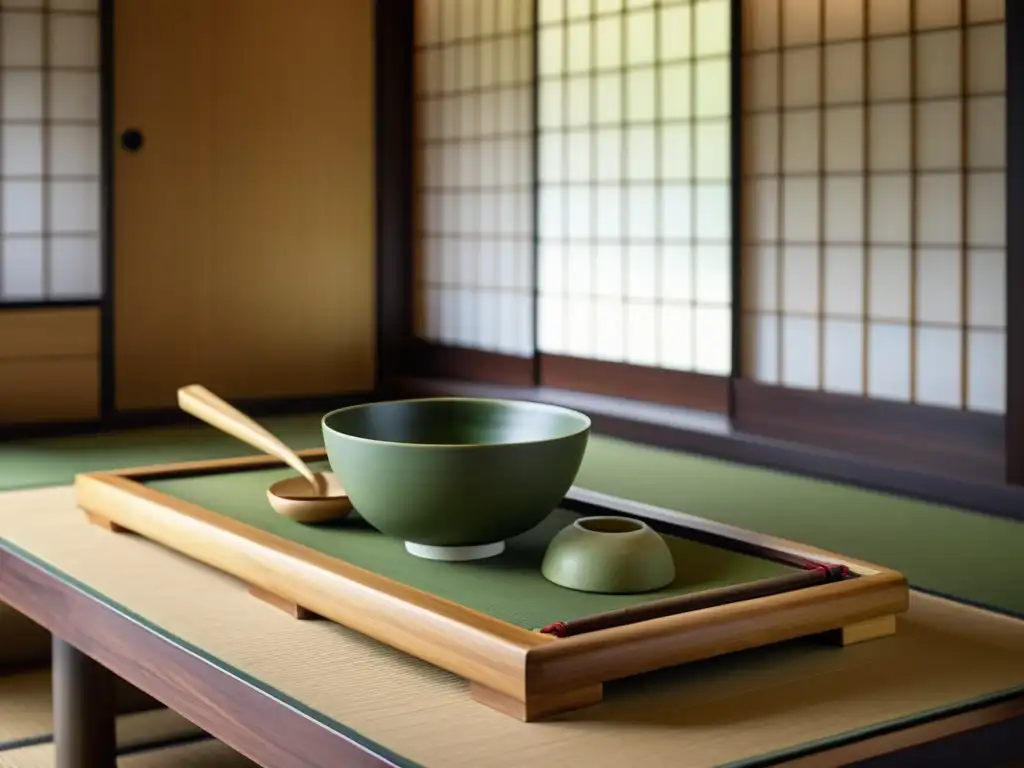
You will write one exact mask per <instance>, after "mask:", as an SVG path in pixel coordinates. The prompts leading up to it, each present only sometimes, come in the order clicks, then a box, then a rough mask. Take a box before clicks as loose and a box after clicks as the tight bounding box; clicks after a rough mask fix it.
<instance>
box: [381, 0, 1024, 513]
mask: <svg viewBox="0 0 1024 768" xmlns="http://www.w3.org/2000/svg"><path fill="white" fill-rule="evenodd" d="M1006 5H1007V8H1006V36H1007V44H1006V55H1007V88H1006V98H1007V121H1008V130H1007V135H1008V136H1013V135H1022V134H1024V88H1022V85H1024V8H1021V7H1019V4H1015V3H1010V2H1008V3H1007V4H1006ZM378 19H379V20H380V22H381V23H380V27H379V28H378V35H379V37H378V58H377V66H378V70H377V86H376V87H377V99H378V108H377V109H378V115H377V117H378V124H377V171H378V176H377V183H378V189H377V196H378V198H377V199H378V236H379V242H378V248H379V259H378V272H377V276H378V309H379V313H380V326H379V340H378V353H379V359H378V365H379V371H378V384H379V391H380V393H381V395H382V396H407V395H413V396H423V395H443V394H455V395H472V396H489V397H490V396H497V397H515V398H523V399H535V400H546V401H548V402H558V403H562V404H565V405H569V406H574V407H577V408H580V409H582V410H584V411H586V412H587V413H589V414H590V415H591V416H592V417H593V418H594V426H595V430H596V431H597V432H601V433H604V434H608V435H612V436H616V437H619V438H622V439H626V440H630V441H634V442H638V443H643V444H648V445H655V446H660V447H664V448H669V449H674V450H682V451H687V452H692V453H698V454H703V455H707V456H712V457H717V458H721V459H726V460H730V461H736V462H740V463H744V464H750V465H756V466H762V467H769V468H773V469H777V470H782V471H787V472H793V473H797V474H801V475H805V476H811V477H817V478H823V479H827V480H833V481H839V482H845V483H851V484H855V485H858V486H862V487H868V488H873V489H878V490H884V491H888V492H893V493H898V494H903V495H907V496H912V497H916V498H921V499H925V500H928V501H932V502H937V503H943V504H949V505H952V506H958V507H963V508H968V509H973V510H976V511H981V512H985V513H989V514H994V515H998V516H1001V517H1007V518H1011V519H1016V520H1021V521H1024V343H1022V342H1024V301H1022V300H1024V262H1022V258H1024V257H1021V256H1019V255H1018V251H1020V250H1021V249H1022V247H1024V219H1021V218H1019V217H1017V218H1015V217H1014V216H1012V215H1009V216H1008V217H1007V220H1008V221H1007V262H1008V263H1007V298H1008V301H1007V306H1008V317H1007V387H1006V391H1007V407H1006V414H1005V416H998V415H992V414H985V413H974V412H969V411H964V410H953V409H946V408H937V407H930V406H922V405H911V404H906V403H896V402H883V401H878V400H871V399H868V398H866V397H854V396H846V395H837V394H831V393H827V392H821V391H803V390H796V389H788V388H784V387H777V386H770V385H765V384H760V383H756V382H753V381H750V380H748V379H744V378H741V377H740V376H738V375H736V374H734V375H733V376H731V377H714V376H703V375H701V374H693V373H685V372H678V371H667V370H662V369H655V368H645V367H642V366H634V365H626V364H618V363H609V362H603V361H594V360H581V359H577V358H571V357H563V356H556V355H547V354H542V353H539V352H538V353H537V354H535V355H534V357H533V358H520V357H511V356H507V355H501V354H496V353H492V352H483V351H476V350H468V349H454V348H451V347H443V346H438V345H435V344H430V343H427V342H424V341H423V340H421V339H418V338H415V337H414V333H413V324H412V315H411V307H412V305H413V284H412V259H413V245H414V238H415V225H414V220H413V202H414V201H413V194H414V192H413V189H412V185H411V184H410V180H411V179H412V178H413V169H414V164H415V157H414V152H415V148H414V144H413V136H412V131H413V118H414V93H413V76H414V73H413V66H414V55H413V51H414V3H413V2H408V1H405V0H390V2H388V1H382V2H379V3H378ZM731 20H732V51H733V52H732V65H731V72H732V74H731V77H732V86H733V89H732V99H733V104H732V107H733V109H732V114H733V118H732V129H731V130H732V135H731V144H732V158H733V166H732V167H733V168H734V169H738V168H741V167H742V157H741V153H742V146H743V142H742V140H741V134H740V131H741V122H742V121H741V119H739V116H740V115H741V114H742V112H741V109H740V106H741V102H740V99H741V94H742V91H741V87H742V83H741V77H742V2H741V0H731ZM1007 149H1008V154H1007V197H1008V200H1007V210H1008V211H1013V210H1016V209H1017V208H1019V207H1020V206H1019V205H1015V204H1014V203H1016V202H1018V201H1020V202H1022V203H1024V145H1020V144H1019V143H1018V144H1017V145H1016V146H1014V144H1013V143H1012V142H1008V148H1007ZM731 183H732V195H731V197H732V205H733V230H732V240H733V243H732V266H733V275H732V281H733V285H732V288H733V296H734V297H736V299H735V300H734V301H733V338H732V347H733V348H732V360H733V370H734V371H739V370H740V362H741V338H740V337H741V333H742V325H741V323H740V319H741V318H740V312H741V309H742V307H741V302H739V301H738V297H739V296H740V288H741V284H742V282H741V281H742V276H741V268H742V264H741V262H740V251H741V247H742V238H741V237H740V224H739V223H740V222H741V221H742V219H743V217H742V213H741V210H740V208H741V205H742V203H741V193H740V187H741V184H742V175H741V174H740V173H734V174H733V178H732V182H731ZM1014 297H1016V299H1017V300H1016V301H1014V300H1013V298H1014Z"/></svg>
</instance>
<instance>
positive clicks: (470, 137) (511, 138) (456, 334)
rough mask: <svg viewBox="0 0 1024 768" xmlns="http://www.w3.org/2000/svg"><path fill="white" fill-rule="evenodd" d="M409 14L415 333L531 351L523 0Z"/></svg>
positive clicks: (437, 3) (528, 53)
mask: <svg viewBox="0 0 1024 768" xmlns="http://www.w3.org/2000/svg"><path fill="white" fill-rule="evenodd" d="M416 19H417V25H416V58H415V67H416V85H415V87H416V115H415V120H416V157H417V181H416V183H417V195H416V207H417V220H418V234H417V238H416V253H417V258H416V270H415V272H416V320H417V325H416V332H417V334H418V336H419V337H421V338H423V339H425V340H428V341H430V342H434V343H439V344H444V345H448V346H456V347H465V348H473V349H481V350H487V351H492V352H501V353H505V354H512V355H520V356H531V355H533V352H534V345H533V315H534V301H533V286H534V276H533V198H532V194H531V191H532V184H533V149H532V136H533V124H534V123H533V107H532V99H533V91H532V82H533V37H532V28H533V3H532V0H419V2H417V4H416Z"/></svg>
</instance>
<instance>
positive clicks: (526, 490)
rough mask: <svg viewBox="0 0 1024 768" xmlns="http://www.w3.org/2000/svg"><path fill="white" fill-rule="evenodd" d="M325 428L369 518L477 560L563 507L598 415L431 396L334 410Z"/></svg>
mask: <svg viewBox="0 0 1024 768" xmlns="http://www.w3.org/2000/svg"><path fill="white" fill-rule="evenodd" d="M323 435H324V443H325V446H326V448H327V457H328V460H329V461H330V464H331V469H332V470H333V471H334V473H335V474H336V475H337V476H338V479H339V480H340V481H341V484H342V485H343V486H344V487H345V490H346V491H347V492H348V495H349V498H350V499H351V501H352V505H353V507H355V509H356V511H358V512H359V514H360V516H361V517H362V518H363V519H364V520H366V522H368V523H369V524H370V525H372V526H373V527H374V528H376V529H377V530H379V531H380V532H381V533H383V534H385V535H387V536H392V537H394V538H397V539H401V540H402V541H404V542H405V546H406V549H407V550H408V551H409V552H411V553H412V554H414V555H418V556H420V557H428V558H432V559H437V560H474V559H479V558H482V557H491V556H493V555H496V554H499V553H500V552H502V551H503V550H504V547H505V540H506V539H510V538H512V537H514V536H517V535H519V534H521V533H525V532H526V531H528V530H530V529H531V528H533V527H534V526H535V525H537V524H538V523H540V522H541V521H542V520H543V519H544V518H545V517H547V516H548V515H549V514H550V513H551V512H552V510H554V508H555V507H556V506H558V504H559V503H560V502H561V501H562V499H563V497H564V496H565V494H566V492H567V491H568V490H569V488H570V486H571V485H572V483H573V481H574V480H575V479H576V474H577V472H579V468H580V464H581V462H582V461H583V454H584V451H585V450H586V447H587V439H588V437H589V435H590V419H589V418H588V417H587V416H585V415H584V414H582V413H577V412H576V411H572V410H569V409H567V408H562V407H559V406H555V405H546V404H541V403H533V402H520V401H514V400H488V399H477V398H456V397H448V398H426V399H419V400H396V401H390V402H380V403H369V404H365V405H356V406H351V407H348V408H341V409H339V410H336V411H332V412H331V413H328V414H327V415H326V416H324V418H323Z"/></svg>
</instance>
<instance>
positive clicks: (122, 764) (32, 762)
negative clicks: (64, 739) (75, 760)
mask: <svg viewBox="0 0 1024 768" xmlns="http://www.w3.org/2000/svg"><path fill="white" fill-rule="evenodd" d="M54 765H55V756H54V749H53V745H52V744H40V745H39V746H35V747H25V748H24V749H17V750H12V751H11V752H6V753H5V752H0V768H53V767H54ZM117 765H118V768H255V763H252V762H250V761H249V760H246V759H245V758H244V757H242V756H241V755H239V754H238V753H237V752H235V751H234V750H232V749H231V748H229V747H227V746H225V745H223V744H221V743H220V742H218V741H214V740H212V739H207V740H205V741H199V742H194V743H191V744H180V745H177V746H168V747H162V748H160V749H152V750H146V751H142V752H134V753H132V754H127V755H121V756H120V757H118V759H117Z"/></svg>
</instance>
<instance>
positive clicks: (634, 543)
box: [541, 516, 676, 594]
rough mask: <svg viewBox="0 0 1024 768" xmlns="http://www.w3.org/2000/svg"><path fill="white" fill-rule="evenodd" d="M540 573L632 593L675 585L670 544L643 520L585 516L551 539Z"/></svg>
mask: <svg viewBox="0 0 1024 768" xmlns="http://www.w3.org/2000/svg"><path fill="white" fill-rule="evenodd" d="M541 573H543V574H544V577H545V578H546V579H548V581H552V582H554V583H555V584H558V585H559V586H562V587H566V588H568V589H575V590H577V591H580V592H603V593H606V594H634V593H638V592H651V591H653V590H655V589H661V588H662V587H665V586H667V585H669V584H671V583H672V582H673V581H674V580H675V577H676V565H675V560H674V559H673V557H672V552H671V551H670V550H669V548H668V544H666V543H665V540H664V539H663V538H662V537H661V536H660V535H659V534H658V532H657V531H655V530H653V529H652V528H651V527H650V526H649V525H647V524H646V523H644V522H643V521H641V520H634V519H633V518H629V517H614V516H608V517H605V516H601V517H581V518H580V519H579V520H576V521H575V522H573V523H572V524H570V525H567V526H566V527H565V528H563V529H562V530H561V531H559V532H558V533H557V534H556V535H555V538H553V539H552V540H551V543H550V544H549V545H548V548H547V551H546V552H545V554H544V561H543V563H542V564H541Z"/></svg>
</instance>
